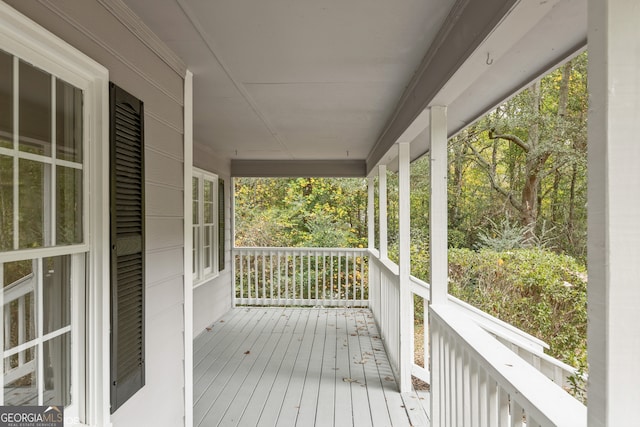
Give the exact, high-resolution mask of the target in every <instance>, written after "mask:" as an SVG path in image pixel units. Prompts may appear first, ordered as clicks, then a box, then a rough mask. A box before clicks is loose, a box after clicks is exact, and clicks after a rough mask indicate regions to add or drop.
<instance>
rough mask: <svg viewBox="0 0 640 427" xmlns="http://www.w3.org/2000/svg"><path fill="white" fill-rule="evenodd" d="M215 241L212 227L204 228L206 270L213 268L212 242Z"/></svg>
mask: <svg viewBox="0 0 640 427" xmlns="http://www.w3.org/2000/svg"><path fill="white" fill-rule="evenodd" d="M212 240H213V227H212V226H210V225H207V226H205V228H204V268H205V269H209V268H211V263H212V261H213V254H212V253H211V241H212Z"/></svg>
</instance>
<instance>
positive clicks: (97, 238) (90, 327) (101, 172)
mask: <svg viewBox="0 0 640 427" xmlns="http://www.w3.org/2000/svg"><path fill="white" fill-rule="evenodd" d="M0 48H1V49H2V50H4V51H6V52H8V53H10V54H12V55H15V56H18V57H19V58H21V59H22V60H24V61H26V62H29V63H31V64H33V65H34V66H36V67H39V68H41V69H43V70H45V71H46V72H48V73H50V74H52V75H55V76H56V77H59V78H61V79H63V80H65V81H67V82H69V83H71V84H72V85H74V86H76V87H78V88H81V89H82V90H83V91H84V106H85V108H84V117H83V119H84V129H83V132H84V135H83V136H84V144H85V145H84V149H85V151H84V153H85V165H86V167H85V168H84V182H85V186H84V200H85V205H84V218H85V221H84V224H85V225H84V226H85V227H86V229H85V236H86V237H87V241H86V242H85V243H84V244H83V245H77V246H78V247H77V248H74V249H78V251H86V250H88V251H89V257H88V260H87V261H88V265H87V271H88V274H87V295H86V303H87V307H88V310H87V313H86V329H85V334H86V343H85V361H86V363H85V369H86V374H85V383H86V384H85V387H84V388H85V390H84V391H83V392H81V393H82V394H83V395H84V398H81V399H80V400H79V401H78V403H79V404H80V405H82V406H83V411H81V413H82V412H84V416H83V418H84V420H82V421H84V423H85V424H84V425H91V426H109V425H110V413H109V356H108V355H109V286H108V283H109V247H108V245H109V209H108V207H109V198H108V195H109V192H108V189H109V180H108V172H109V167H108V166H109V165H108V161H109V144H108V143H107V141H108V140H109V133H108V132H109V129H108V123H109V109H108V101H109V92H108V84H109V74H108V71H107V69H106V68H104V67H103V66H102V65H100V64H98V63H97V62H95V61H93V60H92V59H91V58H89V57H88V56H86V55H85V54H83V53H82V52H80V51H78V50H77V49H75V48H73V47H71V46H70V45H69V44H67V43H66V42H65V41H63V40H61V39H59V38H58V37H57V36H55V35H53V34H51V33H50V32H48V31H47V30H45V29H44V28H42V27H40V26H39V25H38V24H37V23H35V22H33V21H32V20H30V19H29V18H27V17H25V16H23V15H22V14H20V13H19V12H17V11H15V10H14V9H13V8H11V7H10V6H8V5H7V4H5V3H4V2H0ZM58 249H59V248H55V247H54V248H43V249H38V250H37V256H38V257H43V256H50V255H54V254H55V253H56V250H58ZM68 250H69V248H66V251H68ZM30 252H34V253H35V251H33V250H22V251H15V252H7V253H5V254H2V261H3V262H7V261H11V260H12V259H14V260H15V259H23V258H24V257H25V256H26V255H28V254H29V253H30ZM77 425H81V424H77Z"/></svg>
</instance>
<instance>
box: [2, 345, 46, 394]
mask: <svg viewBox="0 0 640 427" xmlns="http://www.w3.org/2000/svg"><path fill="white" fill-rule="evenodd" d="M35 355H36V349H35V348H30V349H27V350H25V351H23V352H20V353H18V354H15V355H13V356H9V357H5V358H4V380H5V386H4V404H5V405H7V406H19V405H37V404H38V382H37V378H36V367H37V366H36V357H35Z"/></svg>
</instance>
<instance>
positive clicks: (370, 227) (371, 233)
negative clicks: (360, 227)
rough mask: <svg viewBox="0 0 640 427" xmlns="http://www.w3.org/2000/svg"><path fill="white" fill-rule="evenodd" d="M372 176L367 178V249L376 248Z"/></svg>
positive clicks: (374, 201)
mask: <svg viewBox="0 0 640 427" xmlns="http://www.w3.org/2000/svg"><path fill="white" fill-rule="evenodd" d="M374 178H375V177H374V176H373V175H369V176H368V177H367V242H368V244H367V246H368V247H369V249H375V247H376V223H375V221H376V212H375V203H376V197H375V188H374V185H375V181H374Z"/></svg>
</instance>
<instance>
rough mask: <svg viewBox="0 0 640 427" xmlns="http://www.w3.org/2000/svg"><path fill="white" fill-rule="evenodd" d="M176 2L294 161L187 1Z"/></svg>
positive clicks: (237, 87) (255, 111)
mask: <svg viewBox="0 0 640 427" xmlns="http://www.w3.org/2000/svg"><path fill="white" fill-rule="evenodd" d="M176 1H177V3H178V6H180V8H181V9H182V11H183V12H184V14H185V15H186V17H187V19H189V21H191V23H192V24H193V27H194V28H195V29H196V31H197V32H198V35H199V36H200V38H201V39H202V41H203V42H204V43H205V45H206V46H207V49H208V50H209V52H211V55H213V57H214V59H215V60H216V61H217V62H218V64H219V65H220V67H221V68H222V70H223V71H224V73H225V74H226V75H227V77H228V78H229V80H231V83H233V85H234V87H235V88H236V89H237V90H238V92H240V94H241V95H242V97H243V98H244V100H245V101H246V102H247V103H248V104H249V106H250V107H251V110H252V111H253V112H254V113H255V114H256V115H257V116H258V118H259V119H260V120H261V121H262V123H263V124H264V125H265V127H266V128H267V129H268V131H269V133H270V134H271V136H272V137H273V138H274V139H275V140H276V141H277V142H278V144H280V146H281V147H282V149H283V151H284V152H286V153H287V154H288V155H289V157H290V158H292V159H293V155H292V154H291V153H290V152H289V150H288V149H287V146H286V144H285V143H284V141H283V140H282V139H281V138H280V134H279V133H278V132H277V131H276V130H275V128H274V126H273V125H272V124H271V122H270V121H269V119H268V118H267V117H266V116H265V114H264V113H263V112H262V111H261V110H260V108H259V107H258V104H257V102H255V101H254V99H253V98H252V97H251V95H249V93H248V92H247V90H246V88H245V87H244V85H243V84H242V83H240V82H238V81H237V80H236V79H235V77H234V76H233V72H232V71H231V69H230V68H229V66H227V64H225V62H224V61H223V60H222V58H221V56H220V55H219V53H218V52H216V48H215V44H214V42H213V40H211V37H210V36H209V35H208V34H207V33H206V31H204V29H203V28H202V25H201V24H200V21H198V19H197V18H196V16H195V14H194V12H193V11H192V10H191V8H190V7H189V5H187V4H186V2H185V0H176Z"/></svg>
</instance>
